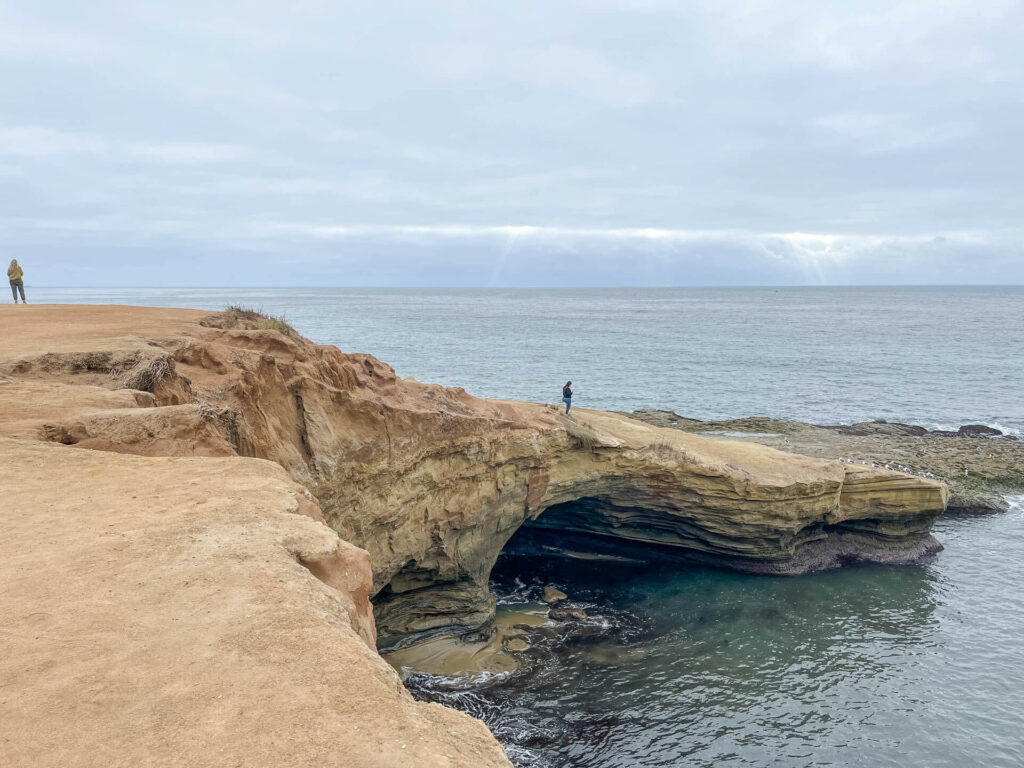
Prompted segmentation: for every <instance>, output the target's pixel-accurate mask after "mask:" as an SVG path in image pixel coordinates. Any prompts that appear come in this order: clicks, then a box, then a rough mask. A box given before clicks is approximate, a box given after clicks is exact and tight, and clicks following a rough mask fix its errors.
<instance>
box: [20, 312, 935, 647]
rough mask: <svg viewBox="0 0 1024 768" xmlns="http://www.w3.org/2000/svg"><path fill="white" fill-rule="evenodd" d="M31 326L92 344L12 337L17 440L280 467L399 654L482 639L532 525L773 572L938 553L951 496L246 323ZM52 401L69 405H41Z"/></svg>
mask: <svg viewBox="0 0 1024 768" xmlns="http://www.w3.org/2000/svg"><path fill="white" fill-rule="evenodd" d="M25 310H28V311H29V313H32V314H28V313H26V314H22V315H19V316H18V318H19V320H20V321H22V322H26V323H31V324H33V325H32V327H33V328H45V327H46V326H47V323H50V324H51V325H50V331H49V332H50V334H51V335H52V334H53V332H54V328H53V325H52V324H55V323H58V322H61V323H68V324H73V325H72V326H71V327H73V328H74V329H75V330H74V331H73V332H72V339H70V340H67V339H64V340H62V341H61V343H59V344H38V343H29V342H30V341H31V338H32V334H33V333H38V332H37V331H33V330H32V329H31V328H27V329H26V332H25V335H19V334H18V333H15V334H14V338H15V339H16V340H17V339H21V341H20V342H17V341H16V342H11V341H10V337H8V340H7V341H4V342H0V375H3V376H4V377H5V378H4V382H3V383H2V384H0V392H4V393H9V394H8V395H7V397H8V398H13V399H14V400H15V401H20V402H23V403H24V404H25V405H24V407H15V408H5V409H4V411H3V414H2V415H0V434H10V435H13V436H18V437H32V438H35V439H42V440H47V441H52V442H60V443H64V444H67V445H75V446H80V447H90V448H101V449H104V450H110V451H117V452H122V453H135V454H140V455H148V456H181V455H188V456H192V455H195V456H233V455H238V456H249V457H257V458H264V459H269V460H271V461H274V462H276V463H277V464H279V465H281V466H282V467H284V468H285V469H286V470H288V472H289V473H290V475H291V477H292V478H294V479H296V480H298V481H300V482H302V483H303V484H304V485H305V486H306V487H307V488H308V489H309V491H310V492H311V493H312V494H313V495H314V496H315V497H316V499H317V501H318V502H319V505H320V508H321V510H322V513H323V515H324V518H325V519H326V521H327V523H328V524H329V525H330V526H331V528H333V529H334V531H336V532H337V533H338V534H339V535H340V536H341V538H342V539H343V540H346V541H348V542H351V543H352V544H354V545H356V546H358V547H361V548H363V549H365V550H366V551H367V552H368V553H369V555H370V562H371V564H372V571H373V585H372V589H371V594H372V596H373V600H374V603H375V614H376V621H377V628H378V632H379V641H380V642H381V644H382V645H390V644H393V643H395V642H397V641H399V640H402V639H405V638H409V637H410V636H418V635H421V634H422V633H429V632H432V631H436V630H444V629H448V630H460V631H461V630H469V629H473V628H478V627H486V625H487V623H488V622H489V620H490V619H491V618H492V616H493V613H494V605H493V600H492V598H491V596H490V594H489V592H488V589H487V583H488V575H489V573H490V569H491V567H492V566H493V564H494V562H495V560H496V558H497V556H498V554H499V552H500V551H501V549H502V547H503V546H504V544H505V542H506V541H507V540H508V539H509V538H510V537H511V536H512V535H513V534H514V533H515V531H516V530H517V529H518V528H519V527H520V526H521V525H523V524H524V522H526V521H535V522H536V523H537V524H539V525H546V526H549V527H555V528H562V529H565V530H574V531H589V532H591V533H595V534H598V535H602V536H614V537H619V538H622V539H627V540H632V541H637V542H651V543H655V544H659V545H664V546H667V547H671V548H673V549H674V550H675V551H678V552H679V553H681V554H682V553H685V554H687V555H690V556H692V557H695V558H698V559H701V560H702V561H705V562H712V563H716V564H721V565H727V566H729V567H734V568H740V569H744V570H750V571H757V572H769V573H798V572H802V571H806V570H810V569H816V568H828V567H835V566H838V565H842V564H844V563H847V562H853V561H883V562H907V561H910V560H914V559H916V558H919V557H921V556H922V555H924V554H927V553H930V552H934V551H936V550H937V549H938V548H939V547H938V544H937V542H935V540H934V539H933V538H932V537H931V536H930V534H929V532H928V531H929V527H930V524H931V522H932V520H933V519H934V518H935V516H936V515H938V514H939V513H940V512H941V511H942V509H943V508H944V506H945V503H946V491H945V487H944V486H943V485H942V484H941V483H938V482H934V481H931V480H928V479H923V478H919V477H913V476H910V475H905V474H901V473H898V472H891V471H887V470H884V469H875V468H867V467H863V466H853V465H849V464H844V463H841V462H838V461H832V460H823V459H815V458H809V457H805V456H795V455H792V454H786V453H782V452H780V451H776V450H773V449H770V448H766V447H763V446H760V445H753V444H749V443H740V442H723V441H719V440H714V439H709V438H706V437H701V436H697V435H692V434H686V433H684V432H681V431H679V430H675V429H662V428H657V427H653V426H651V425H648V424H643V423H640V422H637V421H635V420H632V419H629V418H627V417H625V416H622V415H618V414H610V413H602V412H595V411H586V410H582V409H581V410H578V411H577V410H574V411H573V414H572V416H571V417H569V418H566V417H564V416H563V415H561V414H560V413H559V412H558V411H557V410H556V409H554V408H553V407H550V406H544V405H538V404H529V403H514V402H503V401H486V400H480V399H477V398H474V397H471V396H470V395H468V394H466V393H465V392H464V391H462V390H460V389H446V388H443V387H439V386H434V385H427V384H421V383H418V382H416V381H413V380H411V379H401V378H399V377H397V376H396V375H395V372H394V371H393V370H392V369H391V368H390V367H389V366H387V365H385V364H383V363H381V362H379V361H377V360H375V359H374V358H372V357H370V356H367V355H358V354H345V353H342V352H340V351H339V350H337V349H336V348H334V347H326V346H317V345H315V344H313V343H312V342H310V341H308V340H305V339H302V338H301V337H298V336H297V335H294V334H290V333H282V332H279V331H277V330H267V329H263V328H260V327H258V325H257V324H254V323H253V322H251V320H250V319H247V318H244V317H237V316H231V315H217V316H209V315H203V314H202V313H196V312H188V311H181V310H157V309H151V310H148V309H139V308H131V309H129V308H92V307H64V308H52V307H27V308H25V307H19V308H18V311H19V312H24V311H25ZM26 318H28V319H27V320H26ZM5 319H6V318H5ZM118 321H120V325H119V324H118ZM26 337H27V338H28V339H29V342H26V341H25V339H26ZM5 344H6V348H5V346H4V345H5ZM54 397H59V398H60V399H61V402H62V403H66V404H67V405H66V407H64V408H63V409H61V410H54V409H48V408H47V407H45V405H42V404H43V403H45V402H47V401H48V400H50V399H51V398H54Z"/></svg>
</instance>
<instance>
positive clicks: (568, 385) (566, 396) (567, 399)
mask: <svg viewBox="0 0 1024 768" xmlns="http://www.w3.org/2000/svg"><path fill="white" fill-rule="evenodd" d="M562 402H563V403H565V412H566V413H568V412H569V409H570V408H572V382H571V381H567V382H565V386H564V387H562Z"/></svg>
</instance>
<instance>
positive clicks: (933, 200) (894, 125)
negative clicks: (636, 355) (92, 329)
mask: <svg viewBox="0 0 1024 768" xmlns="http://www.w3.org/2000/svg"><path fill="white" fill-rule="evenodd" d="M208 5H209V4H200V3H181V4H174V5H173V6H168V5H160V4H150V3H142V2H126V3H117V4H101V5H100V6H95V5H93V6H88V7H85V6H81V5H80V4H75V3H71V2H69V1H68V0H65V1H64V2H56V1H54V0H40V2H38V3H33V4H32V5H31V6H24V4H19V7H15V6H13V5H4V4H2V3H0V66H2V69H0V83H2V85H3V88H2V89H0V202H2V203H3V206H2V209H0V247H2V248H3V250H4V251H5V252H11V253H12V255H16V256H17V257H18V258H19V259H20V260H22V261H23V262H24V263H25V264H26V265H27V266H29V267H30V268H31V271H30V272H29V275H30V279H33V278H34V279H36V280H38V281H40V282H47V283H50V284H69V283H82V282H88V283H92V284H128V283H130V282H133V281H134V282H143V283H160V282H165V281H172V282H179V283H189V284H202V283H204V282H209V283H211V284H214V283H215V284H226V283H232V282H234V283H239V284H253V283H257V282H268V281H269V282H273V281H274V278H275V277H276V278H277V279H278V280H280V276H281V274H282V272H283V273H284V274H286V276H287V280H288V281H289V282H294V283H307V284H309V283H323V282H328V283H331V282H340V283H351V284H373V283H375V282H395V283H400V284H416V283H428V284H443V283H454V284H491V283H494V284H530V285H545V284H603V285H607V284H657V285H663V284H673V283H682V284H687V283H699V284H708V283H713V284H717V283H720V284H750V283H757V282H768V283H804V282H807V283H819V282H854V283H871V282H897V283H906V282H925V283H929V282H1022V281H1024V263H1022V262H1024V259H1021V255H1022V254H1021V243H1022V242H1024V239H1022V235H1024V226H1022V224H1021V222H1020V214H1019V212H1020V211H1021V210H1022V209H1024V187H1022V185H1021V184H1020V179H1021V178H1022V174H1024V153H1021V152H1020V151H1019V148H1018V144H1019V136H1020V135H1022V131H1024V100H1022V99H1021V97H1020V94H1021V93H1024V90H1022V85H1024V53H1022V51H1024V46H1022V42H1024V40H1022V39H1021V38H1022V37H1024V7H1022V5H1021V4H1020V3H1019V2H1003V1H1002V0H987V2H985V3H977V2H962V1H959V0H954V1H953V2H947V3H943V4H942V5H941V6H936V5H935V4H934V3H931V2H898V3H892V2H886V3H882V2H857V3H854V2H849V3H828V4H824V3H819V2H786V3H779V2H762V1H760V0H746V1H745V2H738V3H717V2H711V0H707V1H706V2H705V1H703V0H702V1H700V2H690V3H675V2H658V1H657V0H644V1H643V2H614V1H612V0H574V1H573V2H568V3H560V4H550V3H541V2H523V3H516V4H500V5H499V4H478V3H463V2H431V3H422V4H397V3H389V2H378V3H343V4H337V3H331V2H326V0H324V1H323V2H315V1H313V2H308V1H304V2H297V3H293V4H290V5H289V6H288V8H287V10H285V9H283V8H282V6H281V5H280V4H279V3H270V2H256V3H252V2H247V3H237V4H230V3H229V4H218V7H217V8H210V7H208ZM140 255H146V256H144V257H142V261H141V262H139V259H140ZM129 262H131V263H129ZM183 265H187V267H186V268H185V269H184V270H183V268H182V267H183ZM183 271H184V273H185V274H186V275H187V278H188V279H187V280H185V279H184V278H183V277H181V275H182V273H183Z"/></svg>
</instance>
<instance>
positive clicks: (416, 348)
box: [30, 287, 1024, 431]
mask: <svg viewBox="0 0 1024 768" xmlns="http://www.w3.org/2000/svg"><path fill="white" fill-rule="evenodd" d="M30 299H32V300H35V301H39V302H76V303H77V302H87V303H114V304H148V305H154V306H180V307H197V308H201V309H211V310H213V309H223V308H224V307H225V306H227V305H228V304H244V305H249V306H253V307H257V308H263V309H264V310H266V311H268V312H271V313H274V314H281V315H285V316H286V317H287V319H288V320H289V321H290V322H291V323H292V325H294V326H295V327H296V328H297V329H298V330H299V331H300V332H301V333H303V334H305V335H306V336H309V337H310V338H312V339H313V340H315V341H317V342H320V343H325V344H335V345H337V346H338V347H340V348H341V349H343V350H346V351H357V352H369V353H370V354H373V355H376V356H377V357H379V358H380V359H382V360H384V361H385V362H387V363H389V364H391V365H392V366H394V368H395V369H396V371H397V372H398V373H399V374H400V375H402V376H413V377H415V378H417V379H419V380H421V381H431V382H438V383H442V384H448V385H456V386H461V387H464V388H465V389H466V390H468V391H469V392H470V393H472V394H474V395H479V396H482V397H499V398H514V399H520V400H540V401H548V402H555V401H557V400H558V399H560V397H561V386H562V384H564V383H565V381H566V380H568V379H572V381H573V383H574V386H573V389H574V390H575V391H576V393H577V397H576V402H577V405H579V406H585V407H592V408H605V409H616V410H632V409H634V408H668V409H672V410H675V411H677V412H679V413H681V414H683V415H686V416H691V417H694V418H707V419H712V418H713V419H718V418H732V417H742V416H779V417H789V418H794V419H799V420H802V421H810V422H815V423H837V422H852V421H864V420H870V419H876V418H881V419H887V420H890V421H907V422H912V423H916V424H921V425H924V426H929V427H950V426H958V425H960V424H962V423H968V422H982V423H986V424H990V425H994V426H999V427H1002V428H1005V429H1007V430H1011V431H1019V430H1022V429H1024V397H1022V389H1021V384H1022V382H1024V287H998V288H997V287H963V288H946V287H943V288H777V289H776V288H664V289H659V288H638V289H551V290H542V289H540V290H539V289H370V288H360V289H341V288H322V289H319V288H318V289H311V288H280V289H266V288H232V289H164V288H161V289H145V288H118V289H42V288H40V289H32V296H31V297H30Z"/></svg>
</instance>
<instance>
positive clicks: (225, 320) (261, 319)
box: [199, 304, 298, 336]
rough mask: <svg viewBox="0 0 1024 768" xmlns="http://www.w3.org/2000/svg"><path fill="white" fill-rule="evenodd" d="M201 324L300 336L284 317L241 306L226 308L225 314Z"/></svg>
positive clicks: (214, 316) (213, 316) (202, 321)
mask: <svg viewBox="0 0 1024 768" xmlns="http://www.w3.org/2000/svg"><path fill="white" fill-rule="evenodd" d="M199 324H200V325H205V326H207V327H210V328H246V329H248V330H259V331H277V332H278V333H283V334H284V335H285V336H298V332H297V331H296V330H295V329H294V328H292V327H291V325H289V324H288V321H287V320H286V319H285V317H284V315H281V316H280V317H278V316H276V315H271V314H268V313H267V312H264V311H263V309H262V308H260V309H256V308H255V307H244V306H241V305H239V304H231V305H229V306H227V307H225V308H224V311H223V312H219V313H217V314H216V315H211V316H210V317H208V318H206V319H204V320H201V321H200V323H199Z"/></svg>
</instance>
